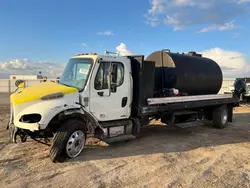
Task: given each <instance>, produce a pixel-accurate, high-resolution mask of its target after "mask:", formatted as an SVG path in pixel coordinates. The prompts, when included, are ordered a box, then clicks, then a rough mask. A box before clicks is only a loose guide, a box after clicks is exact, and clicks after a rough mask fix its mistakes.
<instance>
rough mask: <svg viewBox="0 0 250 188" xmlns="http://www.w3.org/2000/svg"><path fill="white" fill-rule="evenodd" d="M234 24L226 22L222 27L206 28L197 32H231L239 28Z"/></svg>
mask: <svg viewBox="0 0 250 188" xmlns="http://www.w3.org/2000/svg"><path fill="white" fill-rule="evenodd" d="M234 22H235V21H232V22H228V23H225V24H223V25H212V26H208V27H205V28H202V29H201V30H199V31H198V33H204V32H209V31H215V30H218V31H225V30H233V29H236V28H239V26H237V25H235V24H234Z"/></svg>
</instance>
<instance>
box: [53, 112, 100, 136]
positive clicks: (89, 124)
mask: <svg viewBox="0 0 250 188" xmlns="http://www.w3.org/2000/svg"><path fill="white" fill-rule="evenodd" d="M81 110H82V111H81ZM57 116H59V117H58V118H59V121H65V120H68V119H81V120H82V121H83V122H84V124H85V125H86V128H87V131H88V132H89V133H90V134H94V135H95V136H97V137H101V136H102V135H103V134H104V130H103V128H102V126H101V125H100V124H99V122H98V120H97V119H96V118H95V117H94V116H93V115H92V114H91V113H89V112H87V111H86V110H84V109H83V108H75V109H68V110H64V111H61V112H60V113H58V114H57V115H55V116H54V117H53V118H52V120H51V121H53V119H54V118H55V117H57Z"/></svg>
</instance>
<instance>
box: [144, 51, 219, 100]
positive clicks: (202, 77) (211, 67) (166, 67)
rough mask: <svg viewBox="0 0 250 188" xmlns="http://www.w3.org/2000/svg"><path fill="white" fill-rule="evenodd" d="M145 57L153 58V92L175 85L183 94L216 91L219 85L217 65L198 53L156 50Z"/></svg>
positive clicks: (215, 92) (200, 93)
mask: <svg viewBox="0 0 250 188" xmlns="http://www.w3.org/2000/svg"><path fill="white" fill-rule="evenodd" d="M146 61H154V62H155V84H154V93H155V94H157V95H162V93H164V90H166V89H171V88H175V89H178V90H179V92H180V93H182V94H183V95H208V94H217V93H218V92H219V90H220V88H221V85H222V79H223V75H222V71H221V68H220V66H219V65H218V64H217V63H216V62H215V61H213V60H212V59H209V58H204V57H202V55H201V54H197V53H195V52H189V53H187V54H184V53H182V54H180V53H172V52H170V51H155V52H153V53H151V54H150V55H149V56H148V57H147V58H146Z"/></svg>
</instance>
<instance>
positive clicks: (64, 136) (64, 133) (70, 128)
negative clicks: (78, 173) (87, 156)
mask: <svg viewBox="0 0 250 188" xmlns="http://www.w3.org/2000/svg"><path fill="white" fill-rule="evenodd" d="M85 142H86V129H85V125H83V122H82V121H79V120H68V121H67V122H65V123H64V124H63V125H62V126H61V127H60V128H59V129H58V130H57V132H56V133H55V135H54V138H53V142H52V145H51V148H50V154H49V155H50V159H51V160H52V162H63V161H65V160H66V159H67V158H75V157H77V156H78V155H79V154H80V153H81V152H82V150H83V148H84V145H85Z"/></svg>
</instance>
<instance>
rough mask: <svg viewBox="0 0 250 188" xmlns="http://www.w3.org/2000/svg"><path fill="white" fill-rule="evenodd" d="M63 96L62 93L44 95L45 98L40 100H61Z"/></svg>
mask: <svg viewBox="0 0 250 188" xmlns="http://www.w3.org/2000/svg"><path fill="white" fill-rule="evenodd" d="M63 96H64V94H63V93H53V94H49V95H45V96H43V97H41V99H42V100H51V99H58V98H62V97H63Z"/></svg>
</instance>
